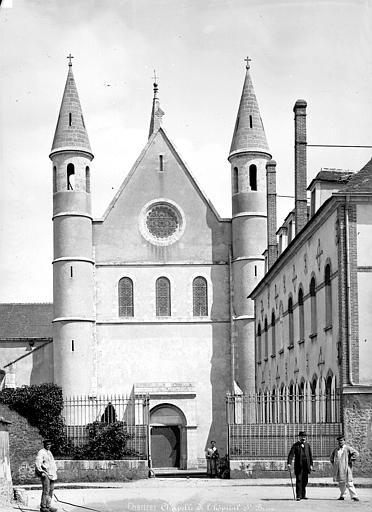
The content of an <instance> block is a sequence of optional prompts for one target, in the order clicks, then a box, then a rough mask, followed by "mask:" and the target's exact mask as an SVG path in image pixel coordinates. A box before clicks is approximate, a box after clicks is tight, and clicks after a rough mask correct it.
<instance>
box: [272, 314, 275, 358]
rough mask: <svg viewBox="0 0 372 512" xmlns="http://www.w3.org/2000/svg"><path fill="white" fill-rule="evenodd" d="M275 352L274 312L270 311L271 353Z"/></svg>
mask: <svg viewBox="0 0 372 512" xmlns="http://www.w3.org/2000/svg"><path fill="white" fill-rule="evenodd" d="M275 354H276V328H275V313H274V311H273V312H272V313H271V355H273V356H275Z"/></svg>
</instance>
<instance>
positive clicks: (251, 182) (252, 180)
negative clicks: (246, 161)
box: [249, 164, 257, 190]
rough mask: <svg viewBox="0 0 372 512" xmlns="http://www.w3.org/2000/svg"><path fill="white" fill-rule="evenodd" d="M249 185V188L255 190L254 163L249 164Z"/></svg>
mask: <svg viewBox="0 0 372 512" xmlns="http://www.w3.org/2000/svg"><path fill="white" fill-rule="evenodd" d="M249 186H250V187H251V190H257V167H256V166H255V165H254V164H252V165H250V166H249Z"/></svg>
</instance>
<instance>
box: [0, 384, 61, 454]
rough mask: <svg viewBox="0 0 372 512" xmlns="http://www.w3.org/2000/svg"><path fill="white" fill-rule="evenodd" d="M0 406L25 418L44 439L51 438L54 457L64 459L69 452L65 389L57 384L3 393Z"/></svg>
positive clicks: (23, 387)
mask: <svg viewBox="0 0 372 512" xmlns="http://www.w3.org/2000/svg"><path fill="white" fill-rule="evenodd" d="M0 402H1V403H3V404H5V405H7V406H8V407H9V408H10V409H13V410H14V411H16V412H18V413H19V414H21V415H22V416H24V417H25V418H26V419H27V420H28V422H29V423H30V425H32V426H34V427H36V428H37V429H38V430H39V432H40V434H41V435H42V436H43V437H47V438H50V439H51V441H52V443H53V453H54V454H55V455H62V454H64V453H66V452H67V451H68V449H69V446H68V441H67V437H66V434H65V424H64V419H63V417H62V409H63V395H62V389H61V388H60V387H59V386H56V385H55V384H40V385H33V386H22V387H21V388H15V389H8V388H7V389H4V390H2V391H0Z"/></svg>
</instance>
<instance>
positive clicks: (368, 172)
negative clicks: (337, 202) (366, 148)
mask: <svg viewBox="0 0 372 512" xmlns="http://www.w3.org/2000/svg"><path fill="white" fill-rule="evenodd" d="M341 192H342V193H344V192H348V193H350V192H368V193H371V192H372V158H371V160H370V161H369V162H367V163H366V165H365V166H364V167H362V169H361V170H360V171H359V172H357V173H356V174H353V175H352V176H351V178H350V180H349V181H348V183H347V185H346V186H345V187H343V189H342V190H341Z"/></svg>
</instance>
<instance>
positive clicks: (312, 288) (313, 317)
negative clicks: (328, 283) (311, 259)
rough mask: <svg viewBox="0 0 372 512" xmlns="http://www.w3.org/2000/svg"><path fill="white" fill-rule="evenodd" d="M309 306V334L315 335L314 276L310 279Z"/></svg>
mask: <svg viewBox="0 0 372 512" xmlns="http://www.w3.org/2000/svg"><path fill="white" fill-rule="evenodd" d="M310 308H311V335H312V336H316V333H317V322H318V320H317V311H316V283H315V277H313V278H312V279H311V281H310Z"/></svg>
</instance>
